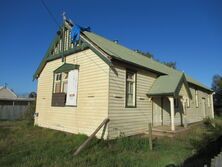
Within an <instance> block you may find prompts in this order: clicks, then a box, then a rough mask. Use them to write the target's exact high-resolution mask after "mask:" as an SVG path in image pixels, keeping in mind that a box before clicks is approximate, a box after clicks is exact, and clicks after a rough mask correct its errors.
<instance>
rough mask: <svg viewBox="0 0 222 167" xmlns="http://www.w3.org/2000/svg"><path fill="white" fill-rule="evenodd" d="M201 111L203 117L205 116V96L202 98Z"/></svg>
mask: <svg viewBox="0 0 222 167" xmlns="http://www.w3.org/2000/svg"><path fill="white" fill-rule="evenodd" d="M202 112H203V117H204V118H206V100H205V98H202Z"/></svg>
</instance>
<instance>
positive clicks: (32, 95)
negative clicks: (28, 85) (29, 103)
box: [29, 92, 37, 98]
mask: <svg viewBox="0 0 222 167" xmlns="http://www.w3.org/2000/svg"><path fill="white" fill-rule="evenodd" d="M36 96H37V94H36V92H31V93H29V98H36Z"/></svg>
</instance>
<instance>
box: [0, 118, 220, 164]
mask: <svg viewBox="0 0 222 167" xmlns="http://www.w3.org/2000/svg"><path fill="white" fill-rule="evenodd" d="M218 120H219V121H218ZM218 120H217V121H218V122H220V123H221V124H222V119H218ZM208 126H209V125H208ZM208 129H209V128H208ZM218 131H219V130H218ZM206 133H207V134H210V135H211V136H213V135H212V134H213V133H210V132H208V131H207V128H206V125H201V126H199V127H195V128H193V129H192V130H191V131H189V132H187V133H184V134H183V135H180V136H177V137H175V138H167V137H164V138H159V139H155V140H154V151H149V142H148V139H147V138H144V137H139V136H137V137H128V138H120V139H117V140H112V141H103V140H98V139H93V141H92V142H91V143H90V144H89V145H88V146H87V148H86V149H84V150H83V151H82V152H81V153H80V154H79V155H78V156H77V157H73V156H72V153H73V152H74V150H75V149H76V148H77V147H78V146H79V145H80V144H81V143H82V142H83V141H84V140H85V139H86V138H87V137H86V136H85V135H74V134H70V133H65V132H59V131H55V130H50V129H44V128H39V127H34V126H32V124H31V123H30V122H29V121H24V120H23V121H11V122H10V121H0V166H1V167H4V166H16V167H17V166H19V167H20V166H21V167H23V166H24V167H26V166H28V167H29V166H30V167H31V166H35V167H41V166H47V167H60V166H61V167H64V166H83V167H86V166H102V167H106V166H116V167H119V166H127V167H128V166H129V167H130V166H133V167H134V166H152V167H156V166H166V165H169V164H176V165H180V164H181V163H182V162H183V161H184V160H185V159H187V158H188V157H190V156H191V155H194V154H195V153H197V152H198V149H199V148H198V147H200V146H201V144H200V145H198V144H194V143H195V142H193V141H196V142H197V143H201V142H203V141H202V140H201V139H202V138H203V136H204V135H206ZM208 137H209V136H208ZM214 137H216V136H215V135H214ZM191 141H192V142H191ZM204 142H205V141H204Z"/></svg>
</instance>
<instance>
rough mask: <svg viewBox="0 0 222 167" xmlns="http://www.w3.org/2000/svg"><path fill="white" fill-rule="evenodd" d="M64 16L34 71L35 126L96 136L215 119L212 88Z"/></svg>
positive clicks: (109, 136)
mask: <svg viewBox="0 0 222 167" xmlns="http://www.w3.org/2000/svg"><path fill="white" fill-rule="evenodd" d="M74 28H75V26H74V25H73V24H72V23H71V22H70V21H67V20H64V23H63V25H62V28H61V29H60V30H59V31H58V32H57V34H56V36H55V38H54V40H53V42H52V44H51V45H50V46H49V49H48V50H47V52H46V54H45V56H44V58H43V59H42V61H41V63H40V65H39V67H38V69H37V70H36V72H35V74H34V79H37V80H38V88H37V94H38V96H37V105H36V114H35V115H36V116H35V124H36V125H38V126H41V127H46V128H52V129H57V130H61V131H67V132H71V133H75V134H78V133H82V134H86V135H90V134H91V133H92V132H93V131H94V130H95V129H96V128H97V127H98V126H99V125H100V123H101V122H102V121H103V120H104V119H106V118H108V119H109V120H110V122H109V123H108V124H107V126H105V127H104V128H103V129H101V130H100V131H99V132H98V133H97V135H96V136H97V137H98V138H101V137H103V138H105V139H114V138H117V137H119V136H120V135H125V136H131V135H136V134H141V133H146V132H147V129H148V123H152V126H153V127H162V126H169V127H170V130H171V131H175V130H176V129H177V127H179V126H181V127H183V126H186V125H188V126H189V124H192V123H195V122H199V121H202V120H203V119H204V118H206V117H210V118H214V109H213V100H212V93H213V91H212V90H211V89H209V88H208V87H206V86H204V85H203V84H202V83H200V82H198V81H196V80H194V79H193V78H191V77H189V76H188V75H187V74H184V73H183V72H180V71H178V70H175V69H172V68H170V67H167V66H166V65H164V64H161V63H159V62H156V61H155V60H153V59H150V58H148V57H146V56H144V55H141V54H139V53H137V52H136V51H133V50H130V49H128V48H126V47H124V46H122V45H120V44H119V43H117V42H113V41H110V40H108V39H106V38H104V37H102V36H100V35H97V34H96V33H94V32H90V31H87V30H84V29H81V28H80V31H79V34H78V33H77V34H75V35H76V36H75V37H77V38H79V39H78V42H77V43H76V44H73V42H72V35H71V31H73V29H74Z"/></svg>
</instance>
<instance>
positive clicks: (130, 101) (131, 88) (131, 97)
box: [126, 71, 136, 107]
mask: <svg viewBox="0 0 222 167" xmlns="http://www.w3.org/2000/svg"><path fill="white" fill-rule="evenodd" d="M135 106H136V73H135V72H132V71H127V72H126V107H135Z"/></svg>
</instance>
